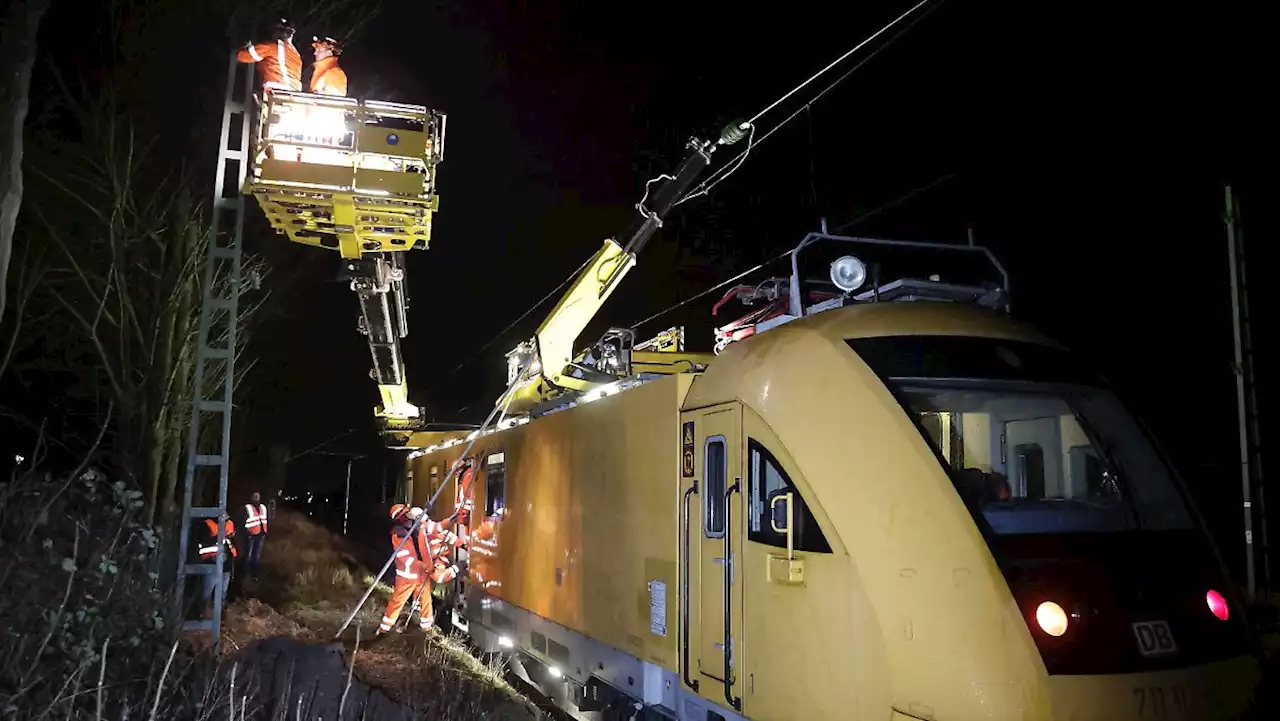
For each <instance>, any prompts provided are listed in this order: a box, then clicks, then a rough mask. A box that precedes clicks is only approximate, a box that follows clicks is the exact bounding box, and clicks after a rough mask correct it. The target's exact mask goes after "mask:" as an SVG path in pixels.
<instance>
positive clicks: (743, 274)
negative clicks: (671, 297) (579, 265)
mask: <svg viewBox="0 0 1280 721" xmlns="http://www.w3.org/2000/svg"><path fill="white" fill-rule="evenodd" d="M955 176H956V173H948V174H946V175H943V176H941V177H938V178H934V179H933V180H931V181H929V182H928V183H926V184H924V185H921V186H919V187H917V188H915V189H914V190H911V191H908V192H906V193H904V194H902V195H899V196H898V197H896V198H894V199H893V200H890V201H889V202H887V203H884V204H882V205H880V206H877V207H876V208H874V209H872V210H869V211H867V212H866V213H863V214H862V215H859V216H858V217H856V218H854V219H852V220H850V221H849V222H847V223H845V224H844V225H841V226H840V227H838V228H836V229H835V230H833V231H831V233H832V234H837V233H839V232H840V231H842V230H845V229H847V228H850V227H852V226H854V225H856V224H858V223H861V222H862V221H864V220H867V219H868V218H871V217H873V216H876V215H878V214H880V213H883V212H884V211H886V210H888V209H890V208H892V207H895V206H897V205H900V204H902V203H905V202H907V201H908V200H910V199H911V198H914V197H915V196H917V195H920V194H921V193H924V192H925V191H927V190H930V189H931V188H934V187H936V186H938V185H941V184H942V183H944V182H946V181H948V180H950V179H952V178H954V177H955ZM794 252H795V250H794V249H792V250H787V251H785V252H783V253H782V254H780V255H778V256H777V257H775V258H770V259H769V260H766V261H764V262H763V263H758V264H756V265H755V266H752V267H751V268H748V269H747V270H744V271H742V272H741V273H739V274H737V275H735V276H733V277H732V278H730V279H728V280H725V281H721V282H719V283H717V284H715V285H713V286H711V287H710V288H708V289H706V290H704V291H702V292H701V293H698V294H697V295H694V296H692V297H690V298H685V299H684V300H682V301H680V302H679V303H676V304H675V305H672V306H669V307H667V308H664V309H662V310H660V311H658V312H657V313H654V314H653V315H651V316H649V317H647V318H644V319H643V320H639V321H636V322H635V323H632V324H631V325H630V326H629V327H630V328H631V329H632V330H636V329H637V328H639V327H640V326H642V325H644V324H645V323H648V322H649V321H651V320H655V319H657V318H661V317H662V316H664V315H666V314H667V313H670V312H672V311H674V310H678V309H680V308H683V307H684V306H686V305H688V304H690V303H692V302H694V301H696V300H698V299H700V298H705V297H706V296H707V295H710V294H711V293H714V292H716V291H717V290H720V289H722V288H724V287H726V286H728V285H729V284H730V283H736V282H737V281H739V280H742V279H743V278H745V277H747V276H748V275H751V274H752V273H755V272H756V271H759V270H761V269H763V268H764V267H766V266H768V265H772V264H773V263H777V262H778V261H780V260H782V259H783V258H786V257H787V256H789V255H791V254H792V253H794Z"/></svg>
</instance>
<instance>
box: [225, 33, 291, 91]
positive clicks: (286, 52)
mask: <svg viewBox="0 0 1280 721" xmlns="http://www.w3.org/2000/svg"><path fill="white" fill-rule="evenodd" d="M236 59H237V60H239V61H240V62H242V63H257V64H258V71H259V72H261V73H262V87H264V88H275V89H277V90H302V56H301V55H299V54H298V49H297V48H295V47H294V46H293V43H292V42H289V41H288V40H274V41H271V42H265V43H256V44H254V45H246V46H245V48H244V49H243V50H241V51H240V52H239V53H237V54H236Z"/></svg>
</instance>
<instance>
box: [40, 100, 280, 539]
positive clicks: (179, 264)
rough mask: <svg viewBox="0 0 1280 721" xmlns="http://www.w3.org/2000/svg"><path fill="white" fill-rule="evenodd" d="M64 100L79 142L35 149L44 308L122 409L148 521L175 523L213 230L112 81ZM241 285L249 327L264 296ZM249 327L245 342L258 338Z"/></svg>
mask: <svg viewBox="0 0 1280 721" xmlns="http://www.w3.org/2000/svg"><path fill="white" fill-rule="evenodd" d="M63 97H64V100H65V103H66V108H67V116H68V117H67V118H64V119H63V124H64V125H65V124H66V122H67V120H68V119H70V120H72V121H73V122H74V125H75V128H76V130H77V133H76V134H77V135H78V136H79V140H78V141H77V142H68V141H67V140H66V139H64V138H62V137H58V138H47V137H45V136H43V135H38V136H37V139H36V142H35V143H34V144H33V152H38V153H39V154H40V161H41V162H40V163H39V164H38V166H37V167H36V168H35V169H34V171H33V172H34V179H35V180H36V181H38V184H39V188H38V190H39V191H40V192H38V193H36V194H34V195H33V196H32V197H30V198H29V207H30V210H31V212H32V214H33V216H34V217H35V218H36V219H38V223H37V224H36V225H35V227H34V228H33V230H32V233H33V238H32V239H33V241H37V242H40V243H41V244H46V245H48V246H49V247H50V248H51V249H52V250H53V253H54V258H53V259H52V260H51V261H50V264H49V267H48V269H47V270H46V271H45V272H44V276H43V279H44V283H43V287H42V292H43V293H45V294H46V295H47V299H48V301H49V302H47V303H46V304H45V305H46V306H47V305H53V306H56V307H57V308H59V309H60V311H61V312H62V314H63V315H64V317H66V318H67V319H68V320H69V321H70V322H71V323H72V326H73V327H75V328H78V330H79V332H80V335H81V340H82V342H83V343H84V344H85V345H86V346H87V347H88V348H89V350H90V356H91V358H92V359H93V361H94V369H95V370H97V371H98V372H99V373H100V374H101V378H102V383H101V386H102V388H103V390H104V391H105V392H106V393H107V395H108V396H109V397H111V398H113V399H114V401H115V403H116V406H117V408H118V410H119V413H118V420H117V422H116V427H115V429H114V430H115V432H116V435H115V443H114V447H115V448H116V450H117V452H119V453H120V454H122V457H123V460H125V461H126V462H125V463H123V464H122V465H123V467H126V468H129V469H131V470H133V472H134V473H135V474H137V475H138V476H139V478H138V480H139V483H140V485H141V486H142V487H143V489H144V490H145V491H146V492H147V499H148V502H149V512H148V520H149V521H153V522H154V521H157V520H158V521H160V522H161V523H162V524H166V523H167V521H168V520H169V518H170V516H171V514H172V513H173V509H174V503H173V501H174V497H175V495H174V488H175V484H176V479H177V477H178V476H179V475H180V473H179V469H180V461H181V457H182V455H183V443H182V441H183V434H184V432H185V430H186V426H187V422H188V419H189V412H190V406H189V403H190V394H191V391H192V387H191V386H192V370H193V360H194V349H195V348H194V347H195V343H196V341H197V338H196V334H197V323H198V318H199V297H200V293H201V287H200V284H201V282H202V281H203V276H202V274H201V262H202V260H203V258H204V248H205V244H206V243H207V242H208V239H209V238H208V227H207V224H206V223H205V222H204V220H203V218H202V217H201V215H200V212H199V210H198V209H197V207H196V206H195V204H194V203H193V202H192V201H191V195H190V193H189V192H188V191H186V190H184V188H185V187H189V185H190V184H189V183H187V182H184V181H185V178H183V177H182V175H180V174H178V172H177V171H176V170H175V169H174V168H173V167H172V164H171V163H170V162H169V161H168V159H166V158H164V157H156V154H155V153H152V152H150V150H149V146H150V144H149V143H146V142H142V141H140V140H139V139H138V138H137V137H136V133H135V131H134V127H133V124H132V122H131V120H130V115H129V113H128V112H127V111H126V109H125V108H124V107H122V106H121V104H120V103H119V102H118V101H117V96H116V95H115V94H114V93H113V92H112V89H111V87H110V86H107V87H105V88H103V89H102V90H101V91H100V92H99V94H97V95H93V96H90V97H88V98H82V97H79V96H77V95H76V94H75V93H73V92H72V91H71V90H69V89H68V88H66V87H65V86H64V87H63ZM260 266H261V261H258V260H256V259H255V258H253V257H250V258H248V259H247V261H246V268H245V273H244V278H246V279H250V278H253V277H255V276H258V277H260V276H261V275H262V273H263V268H262V267H260ZM214 282H215V283H216V284H225V283H226V282H227V280H226V279H225V278H216V279H215V280H214ZM241 282H242V283H243V284H244V286H245V287H243V288H242V289H241V291H242V293H244V296H245V297H246V298H248V299H249V303H247V304H246V305H245V306H244V310H242V313H241V315H242V318H241V320H242V324H245V323H248V322H249V321H250V319H251V318H252V316H253V311H254V310H255V309H256V307H257V304H259V303H260V302H261V300H262V299H263V297H264V295H263V294H262V293H260V292H256V293H255V290H254V287H253V286H252V285H251V284H250V282H249V281H248V280H242V281H241ZM229 290H230V289H226V288H223V289H219V292H221V293H223V294H225V293H227V292H229ZM239 330H240V338H239V341H240V345H241V346H242V347H243V345H244V343H245V342H246V341H247V337H248V333H247V332H246V328H240V329H239ZM221 332H224V333H225V332H226V329H221ZM238 350H240V349H238ZM251 365H252V364H243V365H242V366H241V367H242V368H245V370H246V371H247V370H248V368H250V367H251ZM209 380H210V381H211V382H217V381H218V380H219V379H217V378H211V379H209Z"/></svg>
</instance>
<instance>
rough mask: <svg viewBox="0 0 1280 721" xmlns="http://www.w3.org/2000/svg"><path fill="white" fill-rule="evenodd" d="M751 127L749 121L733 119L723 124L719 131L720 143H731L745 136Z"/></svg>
mask: <svg viewBox="0 0 1280 721" xmlns="http://www.w3.org/2000/svg"><path fill="white" fill-rule="evenodd" d="M750 129H751V123H748V122H746V121H744V120H735V121H733V122H732V123H729V124H728V125H726V126H724V129H723V130H721V131H720V144H721V145H733V144H734V143H736V142H738V141H739V140H742V139H743V138H745V137H747V131H748V130H750Z"/></svg>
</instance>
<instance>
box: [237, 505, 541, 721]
mask: <svg viewBox="0 0 1280 721" xmlns="http://www.w3.org/2000/svg"><path fill="white" fill-rule="evenodd" d="M388 550H389V549H388ZM385 560H386V559H385V557H383V558H377V556H376V555H375V554H370V553H367V552H365V551H363V550H362V549H360V548H358V547H355V546H353V545H350V544H348V543H346V542H345V539H343V538H342V537H341V536H338V535H336V534H333V533H331V532H329V531H328V530H326V529H324V528H323V527H320V526H318V525H316V524H315V523H313V522H312V521H311V520H310V519H308V518H307V517H306V516H303V515H301V514H298V513H294V512H289V511H284V512H281V513H280V514H278V515H277V517H276V518H274V519H273V520H272V524H271V535H270V537H269V538H268V539H267V542H266V546H265V547H264V550H263V556H262V568H261V571H260V580H259V581H258V582H256V583H252V582H250V583H247V584H245V585H244V586H243V593H242V594H241V595H242V597H241V598H240V599H237V600H234V601H233V602H232V603H231V604H230V606H229V607H228V610H227V615H226V617H225V618H224V622H223V635H222V638H223V647H224V650H223V653H224V654H231V655H234V654H235V653H236V652H237V651H238V650H239V649H243V648H245V647H247V646H248V645H249V644H250V643H252V642H253V641H255V640H258V639H263V638H269V637H281V636H283V637H288V638H294V639H297V640H299V641H303V642H306V643H329V642H330V641H331V640H332V638H333V636H334V633H335V632H336V631H337V629H338V628H339V627H340V626H341V624H342V621H343V619H345V617H346V615H347V614H348V613H350V611H351V609H352V608H353V607H354V606H355V604H356V603H357V602H358V601H359V600H360V597H361V596H362V595H363V594H364V592H365V590H366V588H368V584H369V583H370V582H371V581H373V576H372V573H371V571H370V570H369V568H368V567H369V566H372V565H374V563H376V562H379V561H385ZM391 590H392V589H391V587H390V586H388V585H387V584H385V583H381V582H379V583H378V584H377V585H376V587H375V590H374V593H373V594H372V596H371V597H370V598H369V600H368V601H367V602H366V603H365V605H364V607H363V608H362V609H361V610H360V612H359V613H358V614H357V615H356V617H355V619H354V620H353V622H352V627H351V628H350V629H348V631H347V633H345V634H344V635H343V641H342V643H343V649H344V656H345V658H346V661H347V663H348V665H349V666H350V667H351V669H352V674H353V676H354V677H355V678H356V679H358V680H359V681H361V682H363V683H365V684H368V685H370V686H374V687H376V688H378V689H380V690H382V691H383V692H384V693H386V694H387V696H388V697H390V698H391V699H393V700H395V701H398V702H400V703H403V704H406V705H409V706H411V707H413V708H414V709H415V710H417V711H420V712H423V713H425V714H426V715H427V716H428V717H431V718H441V719H506V718H531V717H532V714H531V712H530V709H531V708H532V706H531V705H530V704H529V702H528V701H527V700H525V699H524V698H523V697H522V696H521V695H520V694H519V693H517V692H516V691H515V689H514V688H512V687H511V686H510V684H508V683H507V682H506V680H505V671H506V669H505V668H504V667H503V666H501V665H490V664H486V663H483V662H481V661H480V660H478V659H477V658H476V657H475V656H473V655H471V653H469V652H468V650H467V648H466V645H465V641H464V640H462V639H460V638H451V637H449V636H446V635H443V634H441V633H439V632H435V631H433V632H431V633H429V634H425V635H424V634H422V633H421V632H419V631H417V630H416V624H412V625H411V628H412V630H407V631H405V633H403V634H397V633H393V634H392V635H390V636H388V637H387V638H385V639H381V640H380V641H379V642H378V643H377V644H375V645H370V643H369V641H370V639H371V637H372V635H373V632H374V631H375V629H376V628H377V625H378V623H379V622H380V621H381V618H382V612H383V609H384V608H385V606H386V602H387V599H388V598H389V597H390V595H391ZM407 612H408V609H407V608H406V609H405V611H403V612H402V615H401V618H402V619H403V617H404V616H403V614H404V613H407ZM357 635H358V636H359V639H360V643H359V648H358V649H357Z"/></svg>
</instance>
